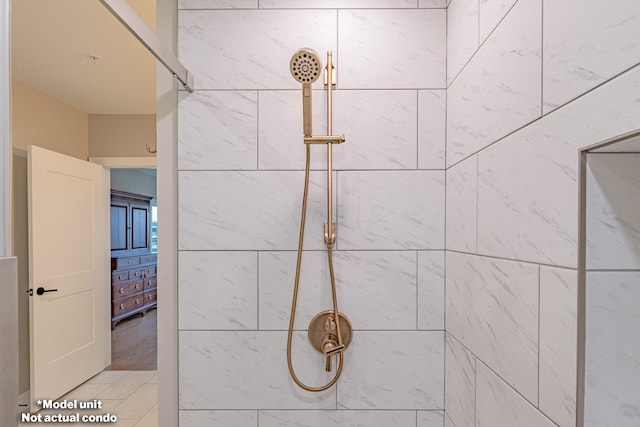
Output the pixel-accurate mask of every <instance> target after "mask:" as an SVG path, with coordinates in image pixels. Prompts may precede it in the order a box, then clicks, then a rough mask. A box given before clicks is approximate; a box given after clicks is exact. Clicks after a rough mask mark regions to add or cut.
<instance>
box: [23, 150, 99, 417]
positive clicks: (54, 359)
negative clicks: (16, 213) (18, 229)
mask: <svg viewBox="0 0 640 427" xmlns="http://www.w3.org/2000/svg"><path fill="white" fill-rule="evenodd" d="M28 164H29V172H28V174H29V281H30V283H29V287H30V288H31V289H32V292H33V295H32V296H31V297H30V298H29V321H30V323H29V328H30V331H29V332H30V345H31V393H30V394H31V396H30V397H31V411H32V412H35V411H37V410H39V409H40V407H39V406H38V405H36V404H35V402H36V401H37V400H42V399H56V398H58V397H60V396H62V395H63V394H65V393H67V392H68V391H70V390H72V389H73V388H74V387H76V386H78V385H79V384H82V383H83V382H84V381H86V380H88V379H89V378H91V377H92V376H93V375H95V374H97V373H98V372H100V371H102V370H103V369H104V368H105V367H107V366H108V365H109V364H111V329H110V326H109V320H110V316H109V314H110V309H109V303H110V285H109V284H110V280H109V277H110V266H109V240H108V238H109V237H108V236H109V185H110V178H109V175H108V171H107V170H106V169H105V168H103V167H102V166H100V165H96V164H94V163H89V162H85V161H82V160H79V159H76V158H73V157H69V156H65V155H62V154H59V153H55V152H53V151H49V150H45V149H43V148H40V147H35V146H30V147H29V151H28ZM38 288H42V290H44V293H42V294H41V295H38V291H37V290H38Z"/></svg>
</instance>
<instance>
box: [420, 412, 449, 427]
mask: <svg viewBox="0 0 640 427" xmlns="http://www.w3.org/2000/svg"><path fill="white" fill-rule="evenodd" d="M443 426H444V411H418V423H417V427H443Z"/></svg>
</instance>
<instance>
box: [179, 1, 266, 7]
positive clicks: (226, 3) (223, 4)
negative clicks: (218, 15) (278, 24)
mask: <svg viewBox="0 0 640 427" xmlns="http://www.w3.org/2000/svg"><path fill="white" fill-rule="evenodd" d="M257 7H258V0H178V9H255V8H257Z"/></svg>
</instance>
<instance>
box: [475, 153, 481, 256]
mask: <svg viewBox="0 0 640 427" xmlns="http://www.w3.org/2000/svg"><path fill="white" fill-rule="evenodd" d="M478 240H480V153H478V154H477V155H476V253H478Z"/></svg>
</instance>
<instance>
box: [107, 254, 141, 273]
mask: <svg viewBox="0 0 640 427" xmlns="http://www.w3.org/2000/svg"><path fill="white" fill-rule="evenodd" d="M139 264H140V257H139V256H134V257H127V258H112V259H111V269H112V270H122V269H123V268H127V267H131V266H133V265H139Z"/></svg>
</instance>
